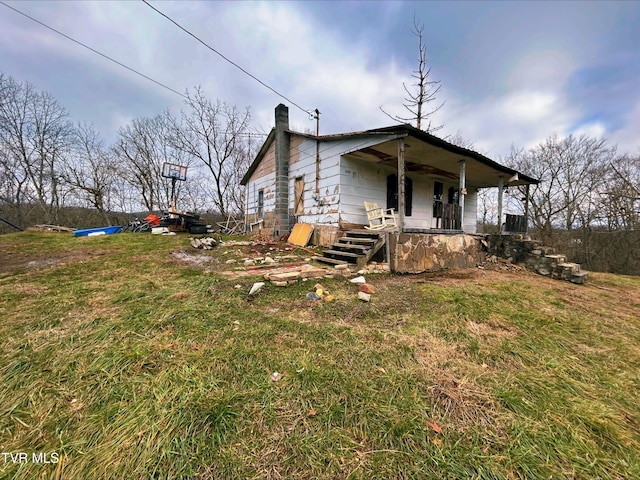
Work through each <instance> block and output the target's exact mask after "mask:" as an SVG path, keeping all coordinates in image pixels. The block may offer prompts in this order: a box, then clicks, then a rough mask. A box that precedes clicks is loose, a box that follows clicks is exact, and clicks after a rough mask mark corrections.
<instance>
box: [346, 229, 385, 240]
mask: <svg viewBox="0 0 640 480" xmlns="http://www.w3.org/2000/svg"><path fill="white" fill-rule="evenodd" d="M347 237H350V238H372V239H378V238H380V237H384V232H376V231H372V230H348V231H347Z"/></svg>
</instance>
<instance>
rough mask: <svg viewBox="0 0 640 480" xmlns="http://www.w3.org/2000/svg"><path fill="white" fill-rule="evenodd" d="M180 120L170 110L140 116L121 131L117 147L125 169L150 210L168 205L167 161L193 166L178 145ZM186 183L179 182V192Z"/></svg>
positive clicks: (123, 171)
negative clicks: (153, 115)
mask: <svg viewBox="0 0 640 480" xmlns="http://www.w3.org/2000/svg"><path fill="white" fill-rule="evenodd" d="M175 125H176V120H175V118H173V117H172V116H171V114H170V113H169V112H165V113H164V114H162V115H158V116H156V117H153V118H138V119H135V120H133V122H131V124H130V125H126V126H124V127H122V128H120V130H119V131H118V137H119V138H118V141H117V144H116V146H115V149H114V151H115V152H116V155H117V156H118V157H119V158H120V159H121V160H122V162H121V167H120V168H121V171H122V175H123V177H124V178H125V179H126V181H127V182H128V183H129V184H130V185H131V186H132V187H134V188H135V189H136V190H137V191H138V194H139V197H140V198H141V200H142V204H143V205H144V207H145V208H146V209H147V210H149V211H154V210H156V209H159V208H161V207H164V208H166V207H168V206H169V203H170V201H171V200H172V199H171V182H170V180H168V179H165V178H163V177H162V165H163V164H164V163H165V162H169V163H174V164H179V165H186V166H189V163H190V162H189V158H188V156H186V155H185V153H184V152H183V151H182V150H180V149H177V148H175V146H174V145H175V144H176V140H175V138H174V135H175V133H176V132H175ZM180 188H183V185H181V183H180V184H178V195H179V194H180Z"/></svg>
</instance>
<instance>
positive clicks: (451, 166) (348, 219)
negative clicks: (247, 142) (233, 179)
mask: <svg viewBox="0 0 640 480" xmlns="http://www.w3.org/2000/svg"><path fill="white" fill-rule="evenodd" d="M288 112H289V110H288V108H287V107H286V106H285V105H282V104H280V105H278V106H277V107H276V109H275V119H276V125H275V128H273V129H272V130H271V132H270V133H269V135H268V137H267V139H266V141H265V143H264V145H263V146H262V148H261V149H260V152H259V153H258V155H257V156H256V158H255V160H254V161H253V163H252V164H251V166H250V167H249V170H248V171H247V172H246V174H245V175H244V177H243V179H242V181H241V184H242V185H245V186H246V195H247V198H246V207H245V208H246V210H245V220H246V222H247V225H249V224H252V223H256V222H259V223H260V225H261V226H262V228H265V229H267V230H268V231H270V232H272V233H273V234H274V235H283V234H287V233H288V232H290V230H291V228H292V227H293V225H294V224H295V223H299V222H302V223H309V224H313V225H316V226H326V227H333V228H335V229H341V230H347V229H354V228H362V227H363V226H365V225H368V222H367V216H366V212H365V208H364V201H373V202H377V203H378V205H379V206H380V207H383V208H394V209H395V211H396V212H397V214H396V215H397V219H398V228H399V231H400V232H401V233H402V232H414V233H440V234H442V233H475V231H476V213H477V212H476V211H477V192H478V189H481V188H487V187H498V188H499V192H500V198H502V190H503V187H506V186H507V185H529V184H535V183H538V181H537V180H536V179H533V178H530V177H527V176H526V175H523V174H522V173H520V172H517V171H515V170H513V169H511V168H508V167H505V166H503V165H500V164H498V163H497V162H495V161H493V160H491V159H489V158H487V157H485V156H484V155H481V154H479V153H477V152H474V151H472V150H468V149H466V148H462V147H459V146H456V145H453V144H451V143H448V142H446V141H444V140H442V139H440V138H438V137H435V136H433V135H430V134H428V133H426V132H423V131H421V130H418V129H416V128H414V127H412V126H410V125H395V126H390V127H384V128H377V129H373V130H366V131H362V132H351V133H343V134H337V135H322V136H315V135H310V134H305V133H299V132H294V131H291V130H289V113H288ZM399 191H400V192H403V191H404V195H402V194H401V195H398V192H399ZM499 213H500V218H502V217H501V213H502V212H499Z"/></svg>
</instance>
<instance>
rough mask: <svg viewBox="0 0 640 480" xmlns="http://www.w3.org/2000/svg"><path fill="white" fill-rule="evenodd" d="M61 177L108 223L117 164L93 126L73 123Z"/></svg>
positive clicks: (116, 175)
mask: <svg viewBox="0 0 640 480" xmlns="http://www.w3.org/2000/svg"><path fill="white" fill-rule="evenodd" d="M61 176H62V178H63V179H64V181H65V182H66V183H67V184H68V185H70V186H71V187H72V188H73V189H74V190H75V193H76V196H78V197H79V198H81V199H82V200H84V201H85V202H86V203H87V204H88V205H89V206H91V207H93V208H95V209H96V210H97V211H98V212H99V213H100V215H101V216H102V217H103V218H104V220H105V221H106V222H107V224H108V223H109V217H108V215H107V212H108V210H109V209H110V207H111V205H110V196H111V193H112V187H113V185H114V183H115V182H116V180H117V178H118V167H117V162H116V160H115V156H114V155H113V152H111V151H109V150H108V149H107V148H105V146H104V144H103V142H102V140H101V139H100V136H99V134H98V132H97V131H96V130H95V129H94V128H93V126H90V125H86V124H80V125H78V126H77V127H76V129H75V132H74V138H73V149H72V152H71V155H69V156H68V158H67V159H66V161H65V162H64V169H63V171H62V175H61Z"/></svg>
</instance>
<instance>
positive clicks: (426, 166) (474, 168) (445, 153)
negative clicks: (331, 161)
mask: <svg viewBox="0 0 640 480" xmlns="http://www.w3.org/2000/svg"><path fill="white" fill-rule="evenodd" d="M404 140H405V170H406V171H407V172H416V173H419V174H424V175H429V176H432V177H435V178H441V179H443V180H445V181H449V182H450V181H452V180H453V181H458V180H459V178H460V163H459V162H460V161H461V160H465V161H466V167H465V171H466V185H467V186H469V187H475V188H486V187H497V186H498V185H499V182H500V177H502V179H503V182H504V185H505V186H506V185H507V184H508V185H526V184H529V183H536V181H535V180H534V179H529V178H528V177H526V176H524V175H522V174H519V176H518V177H519V178H518V180H515V181H511V182H509V179H510V178H511V177H512V176H513V175H514V174H516V173H517V172H516V171H515V170H513V169H510V168H508V167H505V166H503V165H500V164H497V163H496V162H493V161H492V160H490V159H486V161H481V160H478V159H477V158H474V157H473V156H471V155H465V154H463V153H458V152H451V151H449V150H447V149H445V148H442V147H440V146H437V145H432V144H430V143H427V142H425V141H423V140H420V139H418V138H414V137H412V136H407V137H406V138H405V139H404ZM469 152H470V154H474V153H475V152H471V151H469ZM350 155H351V156H353V157H355V158H358V159H361V160H364V161H367V162H371V163H381V164H383V165H388V166H390V167H394V168H397V166H398V141H397V140H391V141H387V142H384V143H380V144H378V145H374V146H372V147H367V148H363V149H360V150H357V151H355V152H351V154H350ZM476 155H479V154H476ZM490 163H493V164H495V165H491V164H490ZM531 180H534V181H533V182H532V181H531Z"/></svg>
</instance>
